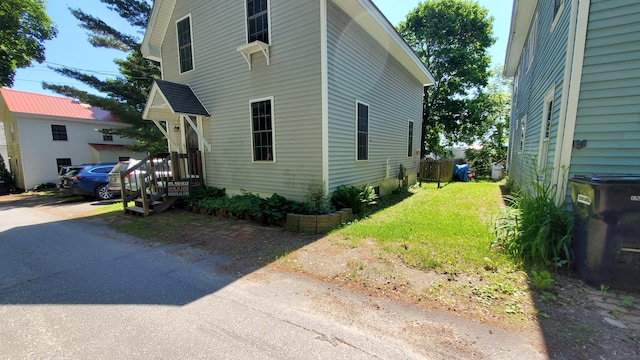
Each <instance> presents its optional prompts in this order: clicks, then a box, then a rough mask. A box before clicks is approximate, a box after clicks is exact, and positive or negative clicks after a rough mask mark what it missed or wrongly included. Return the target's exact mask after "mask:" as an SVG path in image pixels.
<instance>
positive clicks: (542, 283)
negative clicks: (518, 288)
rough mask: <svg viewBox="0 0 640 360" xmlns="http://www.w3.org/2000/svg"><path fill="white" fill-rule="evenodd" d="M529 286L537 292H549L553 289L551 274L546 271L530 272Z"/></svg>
mask: <svg viewBox="0 0 640 360" xmlns="http://www.w3.org/2000/svg"><path fill="white" fill-rule="evenodd" d="M531 275H532V278H531V285H532V286H533V288H534V289H537V290H549V289H551V288H553V284H554V281H553V278H552V277H551V273H549V272H548V271H547V270H542V271H540V272H538V271H536V270H531Z"/></svg>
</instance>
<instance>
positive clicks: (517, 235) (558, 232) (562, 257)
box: [492, 170, 573, 267]
mask: <svg viewBox="0 0 640 360" xmlns="http://www.w3.org/2000/svg"><path fill="white" fill-rule="evenodd" d="M541 178H544V177H541V176H540V172H539V171H538V170H535V176H534V179H536V181H535V182H534V183H533V192H532V193H530V192H525V191H521V192H517V193H516V194H515V195H513V196H510V197H508V198H507V199H508V201H509V202H510V203H511V206H510V207H508V208H507V209H506V210H505V211H504V212H503V213H502V214H501V215H500V216H499V217H498V218H497V221H496V223H495V226H494V229H493V233H494V235H495V236H494V239H493V241H492V245H493V246H495V247H498V248H500V249H502V250H504V251H505V252H506V253H507V254H509V255H511V256H513V257H514V258H517V259H521V260H525V261H530V262H531V263H532V264H533V265H538V266H543V267H548V266H552V267H560V266H562V265H565V264H566V265H568V264H569V263H570V261H571V257H570V251H569V249H570V247H571V234H572V231H573V219H572V217H571V216H570V214H569V213H568V212H567V211H566V210H565V209H564V207H562V206H557V205H556V204H555V203H554V200H553V199H554V198H555V192H556V186H555V185H549V184H548V183H545V182H544V181H540V182H538V179H541Z"/></svg>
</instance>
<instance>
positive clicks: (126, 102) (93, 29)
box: [44, 0, 167, 153]
mask: <svg viewBox="0 0 640 360" xmlns="http://www.w3.org/2000/svg"><path fill="white" fill-rule="evenodd" d="M100 1H101V2H103V3H105V4H107V6H108V8H109V9H110V10H112V11H115V12H116V13H118V15H120V17H122V18H123V19H125V20H126V21H127V22H128V23H129V24H130V25H131V27H132V29H133V30H132V31H131V32H136V31H137V32H138V33H142V32H144V30H145V27H146V25H147V20H148V18H149V16H150V15H151V8H152V5H151V4H150V2H149V1H147V0H100ZM70 10H71V13H72V14H73V16H75V17H76V19H78V20H79V21H80V26H81V27H83V28H84V29H86V30H88V32H89V39H88V40H89V42H90V43H91V44H92V45H93V46H95V47H104V48H110V49H116V50H120V51H123V52H125V53H127V56H126V58H125V59H117V60H114V61H115V63H116V64H117V65H118V66H119V70H120V76H117V77H115V78H108V79H106V80H101V79H99V78H97V77H96V76H94V75H91V74H88V73H86V72H83V71H79V70H76V69H72V68H65V67H60V68H55V69H54V70H55V71H57V72H58V73H61V74H63V75H65V76H68V77H70V78H73V79H76V80H79V81H81V82H83V83H85V84H87V85H89V86H91V87H92V88H94V89H96V90H97V91H99V92H100V93H101V94H104V95H105V96H101V95H94V94H91V93H88V92H86V91H82V90H79V89H77V88H74V87H70V86H62V85H55V84H48V83H45V84H44V87H45V88H46V89H50V90H53V91H55V92H57V93H60V94H63V95H66V96H72V97H75V98H78V99H80V100H82V101H83V102H86V103H88V104H91V105H94V106H98V107H101V108H103V109H107V110H109V111H111V113H113V114H114V115H115V116H116V117H118V118H119V119H120V120H122V121H123V122H125V123H127V124H129V125H130V126H129V127H127V128H118V129H107V130H106V131H107V132H108V133H110V134H116V135H120V136H123V137H127V138H133V139H136V140H137V144H136V145H135V146H134V148H135V150H139V151H147V152H152V153H155V152H163V151H166V146H167V145H166V140H165V139H164V136H163V135H162V133H161V132H160V131H159V130H158V128H157V127H156V126H155V124H154V123H153V122H151V121H145V120H143V119H142V111H143V110H144V106H145V103H146V100H147V95H148V93H149V90H150V88H151V84H152V80H153V79H154V78H159V77H160V67H159V66H158V64H156V63H154V62H152V61H149V60H147V59H144V58H143V57H142V54H141V52H140V42H141V39H139V38H137V37H136V36H133V35H130V34H129V33H125V32H122V31H119V30H117V29H115V28H113V27H112V26H109V25H108V24H106V23H105V22H104V21H102V20H100V19H99V18H97V17H95V16H93V15H90V14H87V13H85V12H84V11H82V10H81V9H70Z"/></svg>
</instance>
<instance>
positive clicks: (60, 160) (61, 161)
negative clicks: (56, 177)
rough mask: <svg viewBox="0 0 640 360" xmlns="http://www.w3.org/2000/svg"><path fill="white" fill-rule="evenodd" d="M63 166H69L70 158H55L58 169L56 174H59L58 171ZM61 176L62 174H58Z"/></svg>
mask: <svg viewBox="0 0 640 360" xmlns="http://www.w3.org/2000/svg"><path fill="white" fill-rule="evenodd" d="M64 166H71V158H57V159H56V167H57V168H58V174H60V169H62V168H63V167H64ZM60 175H62V174H60Z"/></svg>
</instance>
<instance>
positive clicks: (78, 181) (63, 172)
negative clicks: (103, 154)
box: [58, 163, 116, 200]
mask: <svg viewBox="0 0 640 360" xmlns="http://www.w3.org/2000/svg"><path fill="white" fill-rule="evenodd" d="M115 165H116V163H97V164H84V165H72V166H64V167H62V169H60V174H59V175H60V176H58V188H59V189H60V191H62V192H65V193H69V194H73V195H83V196H95V197H96V198H98V199H102V200H108V199H111V198H112V197H113V193H111V192H109V189H108V187H107V185H108V184H109V171H111V169H113V167H114V166H115Z"/></svg>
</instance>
